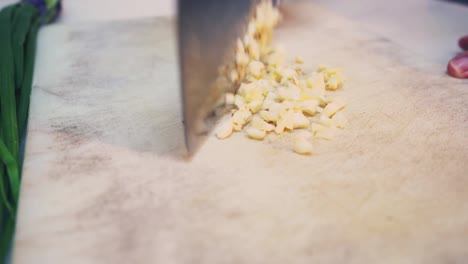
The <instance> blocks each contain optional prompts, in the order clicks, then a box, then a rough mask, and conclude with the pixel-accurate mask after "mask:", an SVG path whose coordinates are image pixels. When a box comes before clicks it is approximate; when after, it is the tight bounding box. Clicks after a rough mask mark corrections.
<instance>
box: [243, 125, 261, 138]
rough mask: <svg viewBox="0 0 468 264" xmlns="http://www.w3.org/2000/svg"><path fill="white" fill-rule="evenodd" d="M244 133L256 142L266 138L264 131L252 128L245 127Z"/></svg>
mask: <svg viewBox="0 0 468 264" xmlns="http://www.w3.org/2000/svg"><path fill="white" fill-rule="evenodd" d="M244 131H245V133H246V134H247V136H249V137H250V138H253V139H256V140H263V139H264V138H265V136H266V131H262V130H260V129H257V128H254V127H246V128H245V130H244Z"/></svg>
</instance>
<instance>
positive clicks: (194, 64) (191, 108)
mask: <svg viewBox="0 0 468 264" xmlns="http://www.w3.org/2000/svg"><path fill="white" fill-rule="evenodd" d="M255 2H257V1H256V0H235V1H234V0H230V1H219V0H198V1H193V0H179V1H178V45H179V56H180V57H179V60H180V72H181V86H182V106H183V110H182V111H183V118H184V127H185V128H184V134H185V143H186V147H187V150H188V154H189V156H191V155H193V154H194V153H195V152H196V150H197V149H198V148H199V147H200V145H201V143H202V142H203V141H204V140H205V138H206V136H207V135H208V134H209V133H210V131H211V129H212V127H213V126H214V125H215V123H216V120H217V117H216V115H215V114H214V113H215V112H214V110H215V108H216V104H217V102H218V101H219V98H220V97H221V96H222V95H223V94H224V93H225V89H226V88H225V87H222V86H219V85H215V80H216V78H217V76H218V73H219V69H220V67H221V65H223V63H224V62H225V61H227V60H228V59H229V58H230V57H232V56H233V54H234V45H235V42H236V39H237V38H238V37H240V36H242V34H243V32H244V29H245V27H246V25H247V22H248V18H249V16H250V15H251V14H252V13H253V9H254V5H255Z"/></svg>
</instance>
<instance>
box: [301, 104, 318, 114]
mask: <svg viewBox="0 0 468 264" xmlns="http://www.w3.org/2000/svg"><path fill="white" fill-rule="evenodd" d="M317 106H318V101H317V100H307V101H303V102H300V103H299V107H300V109H301V110H302V112H303V113H306V114H308V115H311V116H313V115H315V113H316V112H317Z"/></svg>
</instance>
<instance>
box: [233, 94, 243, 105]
mask: <svg viewBox="0 0 468 264" xmlns="http://www.w3.org/2000/svg"><path fill="white" fill-rule="evenodd" d="M234 105H235V106H236V107H237V108H238V109H241V108H243V107H244V106H245V99H244V97H242V96H240V95H238V94H236V95H235V96H234Z"/></svg>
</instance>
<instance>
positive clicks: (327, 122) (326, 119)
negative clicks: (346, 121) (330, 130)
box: [319, 113, 333, 127]
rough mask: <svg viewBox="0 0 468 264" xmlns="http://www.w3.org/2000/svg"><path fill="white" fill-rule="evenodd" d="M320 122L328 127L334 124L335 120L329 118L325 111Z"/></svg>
mask: <svg viewBox="0 0 468 264" xmlns="http://www.w3.org/2000/svg"><path fill="white" fill-rule="evenodd" d="M319 123H320V124H321V125H324V126H327V127H331V126H333V121H332V120H331V118H329V117H328V116H326V115H324V114H323V113H322V115H321V116H320V119H319Z"/></svg>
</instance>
